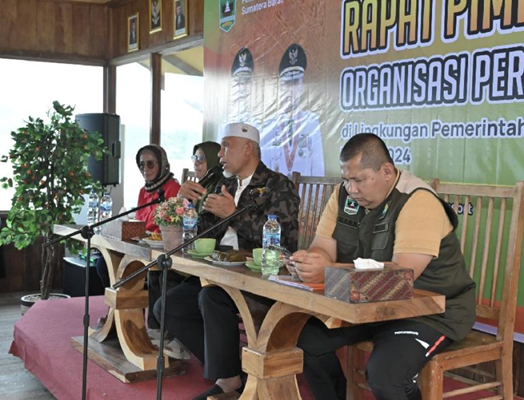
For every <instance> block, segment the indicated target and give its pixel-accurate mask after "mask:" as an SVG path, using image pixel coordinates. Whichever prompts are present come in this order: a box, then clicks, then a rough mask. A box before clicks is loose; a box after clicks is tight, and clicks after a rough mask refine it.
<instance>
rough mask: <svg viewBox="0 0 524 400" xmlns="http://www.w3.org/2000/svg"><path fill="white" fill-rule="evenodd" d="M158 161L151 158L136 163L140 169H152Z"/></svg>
mask: <svg viewBox="0 0 524 400" xmlns="http://www.w3.org/2000/svg"><path fill="white" fill-rule="evenodd" d="M157 164H158V163H157V162H156V161H153V160H147V161H140V162H139V163H138V168H140V171H143V170H145V169H146V168H147V169H153V168H155V166H156V165H157Z"/></svg>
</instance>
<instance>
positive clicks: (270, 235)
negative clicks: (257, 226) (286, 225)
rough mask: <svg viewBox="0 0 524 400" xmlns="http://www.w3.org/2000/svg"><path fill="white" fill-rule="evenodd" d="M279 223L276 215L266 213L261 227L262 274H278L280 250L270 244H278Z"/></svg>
mask: <svg viewBox="0 0 524 400" xmlns="http://www.w3.org/2000/svg"><path fill="white" fill-rule="evenodd" d="M280 233H281V229H280V224H279V223H278V221H277V216H276V215H268V217H267V222H266V223H265V224H264V228H263V229H262V247H263V248H264V250H263V251H262V274H263V275H278V271H279V270H280V252H279V251H278V250H275V249H272V248H271V247H270V246H271V245H275V246H280Z"/></svg>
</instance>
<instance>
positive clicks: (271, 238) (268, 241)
mask: <svg viewBox="0 0 524 400" xmlns="http://www.w3.org/2000/svg"><path fill="white" fill-rule="evenodd" d="M270 245H275V246H280V235H279V234H278V233H269V232H267V233H264V236H263V238H262V247H268V246H270Z"/></svg>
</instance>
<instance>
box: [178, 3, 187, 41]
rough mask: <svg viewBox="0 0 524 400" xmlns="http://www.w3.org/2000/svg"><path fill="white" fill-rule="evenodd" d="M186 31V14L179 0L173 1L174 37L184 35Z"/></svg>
mask: <svg viewBox="0 0 524 400" xmlns="http://www.w3.org/2000/svg"><path fill="white" fill-rule="evenodd" d="M186 33H187V31H186V16H185V11H184V9H183V7H182V2H181V1H176V2H175V37H176V36H181V35H185V34H186Z"/></svg>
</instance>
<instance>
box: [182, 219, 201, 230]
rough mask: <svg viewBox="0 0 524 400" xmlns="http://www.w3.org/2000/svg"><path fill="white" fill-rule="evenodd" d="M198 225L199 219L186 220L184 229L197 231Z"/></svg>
mask: <svg viewBox="0 0 524 400" xmlns="http://www.w3.org/2000/svg"><path fill="white" fill-rule="evenodd" d="M197 224H198V218H184V222H183V225H184V229H195V228H196V227H197Z"/></svg>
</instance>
